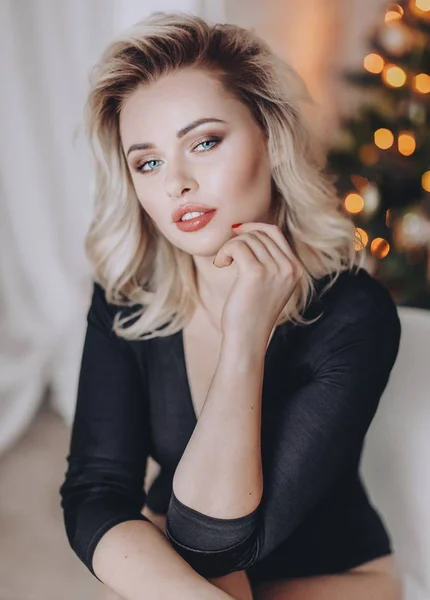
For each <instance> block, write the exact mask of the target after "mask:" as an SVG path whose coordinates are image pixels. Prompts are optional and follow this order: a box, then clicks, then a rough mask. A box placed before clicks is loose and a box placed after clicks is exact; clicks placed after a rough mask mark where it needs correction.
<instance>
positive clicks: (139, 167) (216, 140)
mask: <svg viewBox="0 0 430 600" xmlns="http://www.w3.org/2000/svg"><path fill="white" fill-rule="evenodd" d="M207 142H214V145H213V146H211V147H210V148H207V149H206V150H199V152H209V151H210V150H213V149H214V148H215V147H216V146H218V145H219V143H220V142H221V138H219V137H211V138H208V139H206V140H202V141H201V142H199V143H198V144H196V146H194V148H198V147H199V146H200V145H201V144H206V143H207ZM194 148H193V149H194ZM150 162H156V160H155V159H152V160H146V161H144V162H143V163H138V164H137V165H136V166H135V168H134V170H135V171H137V172H138V173H141V174H142V175H146V174H147V173H152V172H153V171H155V169H149V170H148V171H144V170H143V167H144V166H145V165H147V164H148V163H150Z"/></svg>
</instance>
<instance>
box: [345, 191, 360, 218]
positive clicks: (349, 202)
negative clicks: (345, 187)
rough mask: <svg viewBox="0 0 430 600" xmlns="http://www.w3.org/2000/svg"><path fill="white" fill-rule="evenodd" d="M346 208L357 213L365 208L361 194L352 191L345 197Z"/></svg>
mask: <svg viewBox="0 0 430 600" xmlns="http://www.w3.org/2000/svg"><path fill="white" fill-rule="evenodd" d="M345 208H346V210H347V211H348V212H350V213H352V214H354V215H355V214H357V213H359V212H361V211H362V210H363V208H364V200H363V198H362V197H361V196H360V194H356V193H354V192H352V193H351V194H348V195H347V197H346V198H345Z"/></svg>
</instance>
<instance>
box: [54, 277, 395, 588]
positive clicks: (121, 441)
mask: <svg viewBox="0 0 430 600" xmlns="http://www.w3.org/2000/svg"><path fill="white" fill-rule="evenodd" d="M327 282H328V276H327V277H325V278H322V279H320V280H318V281H317V282H316V283H317V290H320V289H322V286H323V285H325V284H326V283H327ZM118 310H121V312H122V314H125V313H124V311H129V310H132V309H130V307H125V308H124V307H118V306H115V305H112V304H108V303H107V302H106V298H105V294H104V290H103V288H102V287H101V286H100V285H98V284H97V283H95V284H94V291H93V296H92V301H91V305H90V308H89V312H88V318H87V320H88V325H87V332H86V338H85V344H84V350H83V356H82V363H81V370H80V377H79V387H78V398H77V406H76V413H75V419H74V424H73V430H72V438H71V445H70V453H69V456H68V458H67V460H68V463H69V465H68V469H67V473H66V477H65V480H64V482H63V484H62V486H61V488H60V493H61V496H62V507H63V510H64V519H65V526H66V531H67V536H68V539H69V542H70V544H71V546H72V548H73V549H74V551H75V552H76V553H77V555H78V556H79V557H80V559H81V560H82V561H83V563H84V564H85V565H86V566H87V567H88V569H89V570H90V571H91V572H92V573H93V574H94V575H95V573H94V571H93V569H92V557H93V553H94V550H95V547H96V545H97V543H98V542H99V540H100V538H101V537H102V536H103V535H104V534H105V533H106V532H107V531H108V530H109V529H110V528H111V527H113V526H114V525H116V524H118V523H120V522H122V521H129V520H148V519H147V518H146V517H144V516H143V515H142V514H141V510H142V508H143V506H144V505H145V503H146V504H147V505H148V507H149V508H150V509H151V510H152V511H153V512H155V513H162V514H167V537H168V539H169V540H170V542H171V543H172V545H173V547H174V548H175V549H176V551H177V552H178V553H179V554H180V555H181V556H182V557H183V558H184V559H185V560H186V561H187V562H188V563H189V564H190V565H191V566H192V567H193V568H194V569H195V570H196V571H197V572H199V573H200V574H201V575H203V576H205V577H207V578H210V577H217V576H221V575H226V574H228V573H231V572H233V571H237V570H243V569H246V570H247V573H248V576H249V578H250V580H251V583H253V584H254V583H256V582H259V581H263V580H269V579H278V578H287V577H300V576H308V575H315V574H323V573H337V572H342V571H344V570H347V569H349V568H351V567H353V566H356V565H358V564H361V563H363V562H366V561H368V560H372V559H373V558H376V557H379V556H383V555H385V554H389V553H390V552H391V551H392V546H391V540H390V536H389V534H388V532H387V530H386V528H385V526H384V522H383V520H382V518H381V516H380V515H379V513H378V511H377V509H376V508H375V507H374V506H373V504H372V503H371V502H370V500H369V498H368V496H367V494H366V491H365V489H364V488H363V485H362V482H361V480H360V476H359V472H358V467H359V461H360V455H361V452H362V447H363V441H364V436H365V434H366V431H367V429H368V427H369V425H370V423H371V421H372V418H373V416H374V414H375V411H376V409H377V406H378V403H379V399H380V396H381V394H382V392H383V390H384V388H385V386H386V383H387V381H388V377H389V374H390V371H391V369H392V366H393V364H394V361H395V359H396V356H397V352H398V346H399V340H400V332H401V329H400V322H399V318H398V314H397V309H396V306H395V304H394V302H393V300H392V299H391V296H390V295H389V293H388V291H387V290H386V288H385V287H384V286H383V285H382V284H380V283H379V282H377V281H376V280H375V279H374V278H373V277H371V276H370V275H369V274H368V273H367V272H366V271H364V270H362V269H361V270H360V271H358V272H357V274H355V273H354V272H348V271H344V272H342V273H341V274H340V276H339V278H338V279H337V281H336V282H335V283H334V285H333V286H332V287H331V289H329V290H328V291H327V292H326V293H324V294H323V295H322V296H321V297H317V298H316V299H314V300H313V301H312V303H311V304H310V305H309V307H308V309H307V310H306V312H305V314H304V316H305V317H306V318H314V317H316V316H318V315H319V314H320V313H321V311H322V312H323V316H322V317H321V318H320V319H319V320H318V321H316V322H315V323H313V324H312V325H293V324H292V323H290V322H289V323H284V324H283V325H280V326H278V327H277V329H276V331H275V333H274V335H273V337H272V339H271V342H270V344H269V347H268V349H267V352H266V357H265V369H264V381H263V397H262V427H261V444H262V464H263V497H262V500H261V503H260V505H259V507H258V508H257V509H256V510H255V511H254V512H252V513H251V514H248V515H244V516H243V517H239V518H236V519H218V518H212V517H209V516H207V515H205V514H202V513H200V512H198V511H195V510H193V509H192V508H190V507H187V506H185V505H184V504H182V503H181V502H180V501H179V499H177V498H176V497H175V495H174V494H173V492H172V479H173V475H174V472H175V469H176V466H177V465H178V463H179V461H180V459H181V456H182V454H183V452H184V450H185V447H186V445H187V443H188V441H189V439H190V437H191V435H192V432H193V429H194V427H195V426H196V422H197V421H196V414H195V411H194V408H193V404H192V401H191V395H190V388H189V384H188V380H187V373H186V364H185V357H184V348H183V338H182V331H180V332H178V333H175V334H173V335H170V336H168V337H164V338H162V337H159V338H155V339H152V340H144V341H126V340H124V339H121V338H119V337H118V336H116V334H114V333H113V332H112V320H113V316H114V314H115V312H116V311H118ZM231 401H232V402H234V398H232V399H231ZM149 455H150V456H152V457H153V458H154V460H155V461H156V462H157V463H158V464H159V465H160V466H161V471H160V474H159V476H158V477H157V478H156V479H155V481H154V482H153V484H152V487H151V488H150V490H149V492H148V495H147V496H145V493H144V477H145V465H146V461H147V457H148V456H149Z"/></svg>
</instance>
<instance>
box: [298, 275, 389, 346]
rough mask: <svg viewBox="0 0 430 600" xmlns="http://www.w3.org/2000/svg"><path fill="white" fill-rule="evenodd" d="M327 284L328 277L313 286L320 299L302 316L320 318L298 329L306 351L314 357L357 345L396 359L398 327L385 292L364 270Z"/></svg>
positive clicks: (385, 289)
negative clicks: (372, 348) (374, 347)
mask: <svg viewBox="0 0 430 600" xmlns="http://www.w3.org/2000/svg"><path fill="white" fill-rule="evenodd" d="M328 283H330V276H326V277H324V278H322V279H320V280H318V281H317V282H316V284H317V285H316V288H317V292H319V295H318V296H317V297H316V299H315V300H314V301H313V302H312V303H311V305H310V306H309V310H306V311H305V314H304V317H305V318H307V319H308V318H311V319H313V318H315V317H318V316H319V319H318V320H317V321H316V322H315V323H312V324H310V325H304V326H301V327H302V334H304V338H305V340H306V343H305V347H307V348H308V351H309V352H311V354H312V355H314V356H315V357H316V356H319V355H320V353H327V352H337V351H338V350H339V349H340V348H341V347H345V346H346V345H347V344H357V343H360V344H364V345H366V346H367V347H370V346H372V345H377V346H378V347H379V348H380V349H381V350H382V351H383V352H384V353H385V352H386V353H387V354H388V355H390V356H396V355H397V351H398V346H399V342H400V336H401V325H400V319H399V316H398V312H397V306H396V304H395V302H394V300H393V298H392V296H391V294H390V292H389V291H388V289H387V288H386V287H385V286H384V285H383V284H382V283H381V282H379V281H378V280H376V279H375V278H374V277H373V276H372V275H370V274H369V273H368V272H367V271H365V270H364V269H360V270H358V271H352V272H350V271H343V272H342V273H340V274H339V275H338V277H337V279H336V280H335V281H334V283H332V285H331V287H329V288H327V284H328ZM324 289H326V291H324ZM307 328H309V329H307Z"/></svg>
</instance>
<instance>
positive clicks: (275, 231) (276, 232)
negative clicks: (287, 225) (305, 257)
mask: <svg viewBox="0 0 430 600" xmlns="http://www.w3.org/2000/svg"><path fill="white" fill-rule="evenodd" d="M232 231H234V232H235V233H236V234H241V233H247V232H251V231H264V233H266V234H267V235H268V236H269V237H271V238H272V240H273V241H274V242H275V243H276V244H277V245H278V246H279V248H280V249H281V250H282V251H283V253H284V254H285V256H287V257H288V258H291V257H293V256H294V253H293V251H292V249H291V246H290V245H289V243H288V241H287V239H286V238H285V235H284V234H283V232H282V230H281V228H280V227H278V226H277V225H272V224H270V223H260V222H249V223H242V225H240V226H239V227H235V228H234V229H232Z"/></svg>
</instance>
